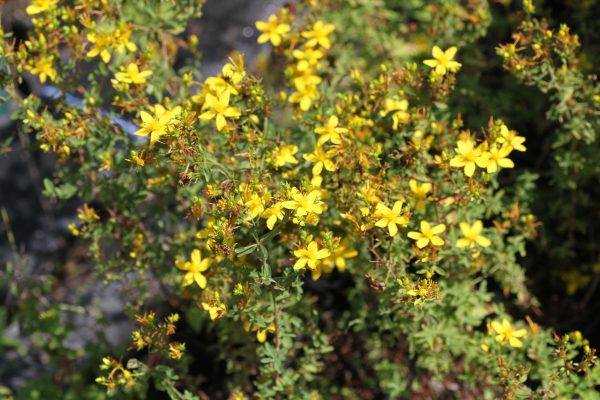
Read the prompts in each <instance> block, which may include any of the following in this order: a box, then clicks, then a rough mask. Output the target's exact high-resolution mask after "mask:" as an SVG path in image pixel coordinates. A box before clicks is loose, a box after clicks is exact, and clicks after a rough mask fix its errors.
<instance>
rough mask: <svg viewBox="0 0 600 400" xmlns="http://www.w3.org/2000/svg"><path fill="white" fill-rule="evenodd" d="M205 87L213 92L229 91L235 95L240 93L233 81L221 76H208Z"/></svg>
mask: <svg viewBox="0 0 600 400" xmlns="http://www.w3.org/2000/svg"><path fill="white" fill-rule="evenodd" d="M203 89H204V90H208V91H209V92H211V93H220V92H229V94H232V95H234V96H236V95H238V94H239V92H238V90H237V89H236V88H235V87H234V86H233V85H232V84H231V83H229V82H227V81H226V80H225V79H223V78H221V77H220V76H210V77H208V78H206V81H204V86H203Z"/></svg>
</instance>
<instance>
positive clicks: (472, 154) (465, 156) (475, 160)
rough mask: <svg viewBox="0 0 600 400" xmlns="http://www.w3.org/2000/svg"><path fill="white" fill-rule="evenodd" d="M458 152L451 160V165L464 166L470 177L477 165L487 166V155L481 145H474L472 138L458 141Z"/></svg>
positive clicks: (466, 173) (455, 166)
mask: <svg viewBox="0 0 600 400" xmlns="http://www.w3.org/2000/svg"><path fill="white" fill-rule="evenodd" d="M456 152H457V153H458V154H457V155H456V156H454V158H452V159H451V160H450V166H451V167H454V168H463V167H464V172H465V175H466V176H468V177H469V178H470V177H472V176H473V173H474V172H475V165H477V166H479V167H480V168H485V167H487V165H488V159H487V155H486V154H483V152H482V151H481V147H480V146H477V148H475V147H474V144H473V141H472V140H471V139H467V140H459V141H458V142H457V143H456Z"/></svg>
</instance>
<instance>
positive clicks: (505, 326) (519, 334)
mask: <svg viewBox="0 0 600 400" xmlns="http://www.w3.org/2000/svg"><path fill="white" fill-rule="evenodd" d="M492 328H494V330H495V331H496V333H497V335H496V341H497V342H498V343H502V344H504V343H507V342H508V343H509V344H510V345H511V346H512V347H522V346H523V342H522V341H521V340H519V339H518V338H524V337H525V336H526V335H527V331H526V330H525V329H517V330H515V329H514V328H513V326H512V325H511V324H510V322H508V321H507V320H505V319H503V320H502V322H498V321H493V322H492Z"/></svg>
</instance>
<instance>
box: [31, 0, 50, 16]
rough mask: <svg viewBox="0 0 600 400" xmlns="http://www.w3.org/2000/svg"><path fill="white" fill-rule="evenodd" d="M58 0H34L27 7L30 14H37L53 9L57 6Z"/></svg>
mask: <svg viewBox="0 0 600 400" xmlns="http://www.w3.org/2000/svg"><path fill="white" fill-rule="evenodd" d="M57 3H58V0H32V1H31V5H30V6H28V7H27V8H26V9H25V12H26V13H27V14H28V15H35V14H40V13H43V12H46V11H48V10H51V9H52V8H54V7H55V6H56V4H57Z"/></svg>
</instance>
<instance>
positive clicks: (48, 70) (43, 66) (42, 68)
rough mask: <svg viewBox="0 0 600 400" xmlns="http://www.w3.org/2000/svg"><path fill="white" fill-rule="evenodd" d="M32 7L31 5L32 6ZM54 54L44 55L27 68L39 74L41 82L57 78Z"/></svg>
mask: <svg viewBox="0 0 600 400" xmlns="http://www.w3.org/2000/svg"><path fill="white" fill-rule="evenodd" d="M30 7H31V6H30ZM53 62H54V56H47V57H44V58H42V59H40V60H38V61H37V62H36V65H35V67H29V66H28V67H27V70H28V71H29V72H31V73H32V74H34V75H39V77H40V82H42V83H46V79H48V78H50V79H51V80H53V81H54V80H56V70H55V69H54V68H53V67H52V63H53Z"/></svg>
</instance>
